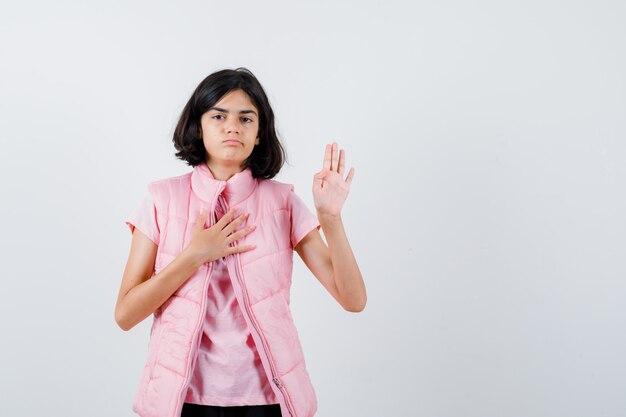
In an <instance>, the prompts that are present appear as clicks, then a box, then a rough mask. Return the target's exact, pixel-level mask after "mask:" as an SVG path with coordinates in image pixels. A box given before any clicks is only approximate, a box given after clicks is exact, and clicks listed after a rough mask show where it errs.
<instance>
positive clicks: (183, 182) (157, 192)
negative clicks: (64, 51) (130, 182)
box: [148, 172, 191, 196]
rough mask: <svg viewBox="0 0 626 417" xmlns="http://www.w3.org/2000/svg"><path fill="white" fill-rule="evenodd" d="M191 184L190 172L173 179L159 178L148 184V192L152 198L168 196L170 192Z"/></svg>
mask: <svg viewBox="0 0 626 417" xmlns="http://www.w3.org/2000/svg"><path fill="white" fill-rule="evenodd" d="M189 184H191V172H187V173H185V174H182V175H176V176H173V177H167V178H161V179H157V180H154V181H151V182H150V183H148V190H149V191H150V193H151V194H152V195H153V196H161V195H169V194H171V193H172V191H174V190H177V189H180V188H181V187H185V186H189Z"/></svg>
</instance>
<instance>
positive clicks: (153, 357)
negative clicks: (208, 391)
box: [133, 164, 319, 417]
mask: <svg viewBox="0 0 626 417" xmlns="http://www.w3.org/2000/svg"><path fill="white" fill-rule="evenodd" d="M149 191H150V194H151V195H152V198H153V200H154V203H155V206H156V213H157V214H156V215H157V223H158V227H159V232H160V233H159V247H158V253H157V257H156V261H155V273H158V272H159V271H161V270H162V269H163V268H164V267H165V266H167V265H168V264H169V263H170V262H171V261H172V260H173V259H174V258H175V257H176V256H177V255H178V254H179V253H180V252H181V251H182V250H183V248H185V247H186V246H187V244H188V243H189V241H190V239H191V233H192V229H193V226H194V224H195V222H196V218H197V216H198V214H199V211H200V208H204V210H205V212H206V214H207V217H206V218H207V221H206V226H207V227H210V226H211V225H213V224H214V223H215V218H214V211H215V207H216V205H218V204H219V205H221V208H222V209H223V210H224V212H226V211H228V210H229V209H230V208H231V207H232V206H235V205H236V206H237V207H238V208H239V210H238V211H237V212H238V213H243V212H249V213H250V217H249V219H248V221H247V222H246V225H250V224H255V225H256V226H257V228H256V230H255V231H253V232H252V233H250V234H249V235H247V236H245V237H244V238H242V239H240V240H238V241H237V242H234V245H247V244H256V245H257V247H256V248H255V249H253V250H251V251H247V252H244V253H241V254H234V255H230V256H227V257H226V264H227V267H228V272H229V275H230V278H231V281H232V285H233V289H234V293H235V295H236V297H237V302H238V303H239V306H240V307H241V309H242V312H243V315H244V317H245V320H246V323H247V324H248V328H249V329H250V333H251V334H252V337H253V339H254V342H255V344H256V348H257V350H258V353H259V356H260V358H261V362H262V364H263V368H264V369H265V372H266V374H267V377H268V379H269V381H270V382H271V385H272V388H273V390H274V393H275V394H276V398H278V400H279V402H280V407H281V413H282V415H283V417H311V416H313V415H314V414H315V412H316V411H317V399H316V394H315V391H314V389H313V386H312V384H311V381H310V377H309V374H308V372H307V369H306V366H305V361H304V354H303V351H302V347H301V344H300V340H299V338H298V333H297V330H296V327H295V325H294V322H293V318H292V315H291V311H290V308H289V301H290V300H289V295H290V287H291V272H292V265H293V247H292V238H291V236H292V231H291V226H290V225H291V219H290V210H289V204H288V198H289V193H292V192H293V186H292V185H291V184H284V183H281V182H278V181H275V180H257V179H255V178H254V177H253V176H252V173H251V171H250V169H249V168H248V169H245V170H243V171H242V172H239V173H237V174H235V175H234V176H233V177H231V178H230V179H229V180H228V182H227V181H220V180H216V179H215V178H214V177H213V175H212V174H211V171H209V169H208V167H207V166H206V164H201V165H198V166H196V167H195V168H194V169H193V171H191V172H189V173H187V174H184V175H181V176H177V177H172V178H167V179H163V180H160V181H155V182H152V183H150V185H149ZM318 227H319V226H318ZM212 266H213V262H209V263H206V264H203V265H202V266H201V267H200V268H198V270H197V271H196V272H195V273H194V274H193V275H192V276H191V277H189V279H188V280H187V281H185V283H184V284H183V285H181V286H180V287H179V288H178V289H177V290H176V292H174V294H172V296H171V297H170V298H169V299H168V300H167V301H166V302H165V303H163V305H162V306H161V307H159V308H158V309H156V310H155V311H154V314H153V322H152V328H151V330H150V342H149V344H148V354H147V360H146V364H145V367H144V369H143V372H142V376H141V380H140V383H139V388H138V390H137V393H136V396H135V399H134V402H133V411H135V412H136V413H137V414H139V415H140V416H141V417H179V416H180V414H181V410H182V406H183V402H184V400H185V394H186V392H187V388H188V385H189V382H190V380H191V377H192V371H193V367H194V365H195V360H196V356H197V351H198V345H199V342H200V339H201V336H202V320H203V318H204V317H205V308H206V307H205V304H206V294H207V290H208V285H209V280H210V279H211V270H212Z"/></svg>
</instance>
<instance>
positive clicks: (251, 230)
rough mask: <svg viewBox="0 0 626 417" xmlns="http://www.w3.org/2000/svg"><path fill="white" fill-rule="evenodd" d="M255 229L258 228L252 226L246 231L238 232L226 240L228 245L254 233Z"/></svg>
mask: <svg viewBox="0 0 626 417" xmlns="http://www.w3.org/2000/svg"><path fill="white" fill-rule="evenodd" d="M255 229H256V226H250V227H246V228H245V229H241V230H238V231H236V232H234V233H233V234H231V235H230V236H228V237H227V238H226V243H228V244H229V245H230V243H231V242H234V241H236V240H239V239H241V238H242V237H244V236H246V235H248V234H250V233H252V232H253V231H254V230H255Z"/></svg>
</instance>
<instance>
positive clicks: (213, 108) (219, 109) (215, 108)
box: [207, 107, 258, 116]
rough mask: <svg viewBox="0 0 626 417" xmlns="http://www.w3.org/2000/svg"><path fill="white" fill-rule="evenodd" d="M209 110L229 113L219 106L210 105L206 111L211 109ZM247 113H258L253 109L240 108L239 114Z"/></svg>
mask: <svg viewBox="0 0 626 417" xmlns="http://www.w3.org/2000/svg"><path fill="white" fill-rule="evenodd" d="M211 110H215V111H220V112H222V113H229V111H228V110H226V109H222V108H221V107H210V108H209V110H207V111H211ZM248 113H254V115H255V116H258V114H256V112H255V111H254V110H241V111H240V112H239V114H248Z"/></svg>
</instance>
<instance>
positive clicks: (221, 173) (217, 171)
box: [206, 162, 242, 181]
mask: <svg viewBox="0 0 626 417" xmlns="http://www.w3.org/2000/svg"><path fill="white" fill-rule="evenodd" d="M206 165H207V166H208V167H209V170H210V171H211V174H213V178H215V179H216V180H220V181H228V180H229V179H230V177H232V176H233V175H235V174H236V173H238V172H241V171H242V168H241V167H240V166H236V165H226V166H224V165H215V164H212V163H210V162H207V164H206Z"/></svg>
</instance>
